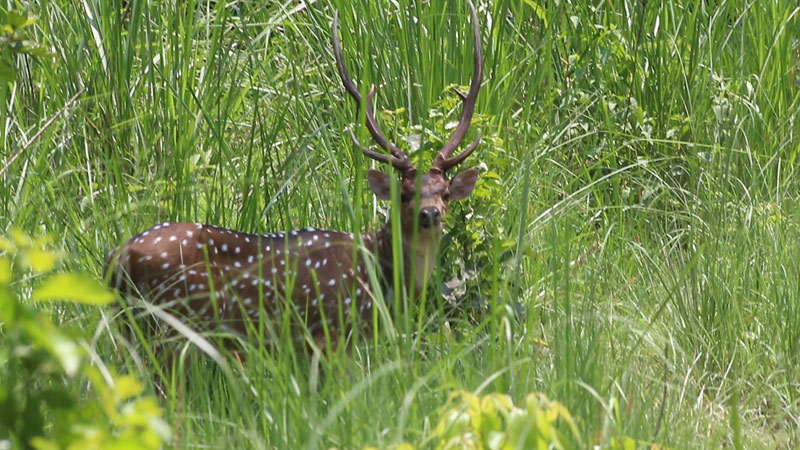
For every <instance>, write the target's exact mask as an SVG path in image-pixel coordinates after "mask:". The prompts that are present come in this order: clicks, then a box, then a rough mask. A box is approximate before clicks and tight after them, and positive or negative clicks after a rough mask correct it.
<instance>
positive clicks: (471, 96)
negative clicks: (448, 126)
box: [433, 1, 483, 172]
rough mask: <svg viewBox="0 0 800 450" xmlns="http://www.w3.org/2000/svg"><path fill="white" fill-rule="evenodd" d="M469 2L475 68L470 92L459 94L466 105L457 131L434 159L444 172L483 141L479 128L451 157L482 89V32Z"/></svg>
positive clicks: (462, 136)
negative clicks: (459, 151) (474, 136)
mask: <svg viewBox="0 0 800 450" xmlns="http://www.w3.org/2000/svg"><path fill="white" fill-rule="evenodd" d="M468 3H469V9H470V12H471V13H472V31H473V33H474V35H475V38H474V39H475V40H474V44H473V45H474V50H473V59H474V61H475V62H474V64H475V69H474V73H473V75H472V83H471V84H470V85H469V92H467V95H466V96H463V95H462V94H461V93H460V92H458V94H459V96H460V97H461V98H462V99H463V101H464V107H463V110H462V111H461V120H459V122H458V126H456V131H454V132H453V135H452V136H451V137H450V140H449V141H447V143H446V144H444V147H442V149H441V150H440V151H439V154H438V155H436V159H434V161H433V167H434V168H438V169H439V170H441V171H442V172H447V171H448V170H449V169H452V168H453V167H455V166H457V165H458V164H460V163H461V162H462V161H464V159H466V158H467V156H469V154H470V153H472V152H473V151H474V150H475V148H477V147H478V144H479V143H480V141H481V132H480V130H479V131H478V136H477V137H476V138H475V140H474V141H473V142H472V144H470V146H469V147H468V148H467V149H466V150H464V151H463V152H461V153H460V154H459V155H457V156H455V157H453V158H451V157H450V155H452V154H453V152H454V151H455V149H456V148H458V146H459V145H460V144H461V141H463V140H464V136H466V135H467V130H468V129H469V124H470V122H471V121H472V113H473V112H474V111H475V102H476V101H477V100H478V91H480V89H481V79H482V77H483V67H482V65H481V61H482V55H481V32H480V27H479V25H478V14H477V12H475V5H473V4H472V1H468Z"/></svg>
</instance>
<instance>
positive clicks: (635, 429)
mask: <svg viewBox="0 0 800 450" xmlns="http://www.w3.org/2000/svg"><path fill="white" fill-rule="evenodd" d="M120 7H121V8H122V9H117V8H120ZM3 8H6V7H5V6H4V7H2V8H0V10H1V11H5V9H3ZM334 8H337V9H338V10H339V11H340V17H341V21H342V25H341V39H342V43H343V46H344V48H345V56H346V58H347V61H348V67H349V68H350V72H351V74H352V76H353V78H354V80H355V81H356V83H357V85H358V86H359V88H361V89H362V90H365V89H366V87H367V86H369V85H370V84H376V85H380V86H381V87H380V89H379V94H378V108H380V109H381V110H383V111H384V112H383V113H382V114H381V120H382V125H383V129H384V131H385V132H386V134H387V135H388V136H390V137H391V138H392V139H393V140H394V141H395V142H397V143H398V145H400V146H401V147H403V148H408V143H407V140H406V139H404V138H407V137H408V135H410V134H420V135H422V136H423V137H424V140H423V145H422V146H421V148H420V150H418V151H416V152H410V153H411V157H412V159H413V160H414V161H415V162H416V163H418V164H419V165H421V166H427V165H428V164H429V163H430V161H431V159H432V157H433V155H434V154H435V151H436V150H437V146H438V145H440V143H441V142H440V140H441V139H446V138H447V136H448V132H449V130H448V129H447V128H446V126H447V123H448V122H450V121H453V120H457V117H458V114H459V112H460V109H459V106H458V99H457V97H456V96H455V95H454V94H453V92H452V90H451V89H450V88H451V86H452V85H466V84H468V83H469V80H470V77H471V75H472V69H471V58H470V55H471V51H472V48H471V43H470V39H471V36H470V32H469V31H470V29H469V21H468V15H467V7H466V4H462V2H449V1H440V0H436V1H431V2H420V1H413V2H400V5H399V9H398V5H397V4H395V3H392V2H345V1H334V2H328V1H325V2H317V3H314V4H313V5H312V6H308V5H306V4H305V3H291V4H289V5H280V4H266V5H262V4H260V3H247V2H233V3H230V2H228V3H225V2H211V3H204V2H177V3H175V2H172V3H170V2H158V1H156V2H142V1H132V2H127V3H124V4H121V5H120V4H116V3H114V2H91V1H87V2H78V3H75V2H72V3H70V2H60V1H58V2H50V3H41V4H38V3H33V4H31V6H30V10H29V13H31V14H33V15H35V16H37V17H38V22H37V23H36V24H35V25H34V26H33V27H32V29H31V34H32V35H31V38H32V39H34V40H36V41H39V42H44V43H47V44H48V45H51V46H52V47H53V48H54V50H55V51H56V53H57V54H58V56H57V57H55V58H53V59H47V58H34V59H22V58H18V59H17V60H16V67H17V69H18V70H19V71H20V72H19V73H20V75H19V77H20V79H19V81H18V82H17V83H16V84H14V85H13V86H10V87H6V86H5V85H4V86H3V87H2V88H0V91H2V96H1V97H0V98H1V99H3V101H4V112H3V115H2V116H0V117H2V118H3V120H4V122H3V124H2V127H0V138H1V139H2V150H0V156H1V157H0V168H5V167H6V166H7V168H5V169H4V171H3V173H2V176H1V177H0V178H2V182H0V198H3V199H6V201H2V202H0V223H2V224H3V225H4V228H8V227H9V226H10V225H11V224H14V225H16V226H17V227H20V228H22V229H24V230H26V231H27V232H28V233H30V234H39V233H42V232H46V233H51V234H52V235H55V236H58V237H59V239H60V240H59V242H58V244H59V245H60V247H62V248H63V250H64V251H65V252H68V254H69V261H70V266H71V267H73V268H75V269H79V270H82V271H88V272H90V273H94V274H96V275H97V276H98V277H100V276H101V274H100V272H101V267H102V261H103V258H104V257H105V254H106V251H107V250H109V249H110V248H112V247H113V246H115V245H117V244H118V243H120V242H122V241H124V240H125V239H127V238H128V237H129V236H131V235H132V234H134V233H136V232H139V231H141V230H143V229H145V228H146V227H148V226H150V225H151V224H153V223H156V222H163V221H166V220H170V221H171V220H187V221H199V222H205V223H209V224H216V225H221V226H226V227H231V228H236V229H239V230H242V231H247V232H261V231H264V232H265V231H271V230H285V229H291V228H296V227H305V226H315V227H321V228H322V227H324V228H331V229H341V230H355V231H359V230H360V231H364V230H368V229H372V228H374V227H375V226H379V225H380V224H382V223H383V221H384V220H385V217H386V214H388V206H387V205H385V204H382V203H379V202H377V201H376V200H374V199H373V198H372V196H371V194H370V193H369V190H368V189H366V188H365V183H364V178H365V176H364V174H365V171H366V169H367V168H368V167H369V166H370V165H372V164H374V163H371V162H368V161H366V160H364V158H361V156H360V154H359V153H358V152H357V151H355V149H354V148H353V146H352V144H351V143H350V141H349V138H348V137H347V135H346V133H344V130H345V129H346V127H347V126H349V125H350V124H352V123H354V122H355V121H357V118H356V108H355V105H353V104H352V103H351V101H350V99H349V98H348V97H347V95H346V94H345V93H344V91H343V89H342V88H341V87H340V82H339V80H338V76H337V74H336V70H335V66H334V63H333V56H332V51H331V48H330V25H331V17H332V13H333V9H334ZM479 12H480V18H481V22H482V24H481V25H482V35H483V43H484V54H485V60H484V66H485V72H486V76H485V79H486V81H485V83H484V85H483V88H482V90H481V94H480V98H479V101H478V106H477V115H478V116H477V117H476V119H475V122H474V124H475V126H474V127H473V130H471V132H470V133H471V136H472V135H473V134H472V133H474V129H475V128H478V127H480V128H481V129H482V130H483V134H484V136H486V137H485V139H484V144H483V145H482V146H481V147H479V149H478V150H477V151H476V153H475V155H474V156H472V157H471V158H470V160H469V161H470V162H469V164H466V165H470V164H471V165H472V166H478V167H480V168H481V170H482V178H481V180H480V181H479V185H478V187H477V189H476V192H475V194H474V195H473V197H471V198H470V199H469V200H466V201H464V202H462V203H460V204H458V205H453V208H452V210H451V212H450V214H451V216H450V217H449V219H448V228H449V229H450V235H449V236H448V238H447V239H446V240H445V242H444V247H443V251H442V255H441V257H440V264H439V266H438V267H437V271H436V273H435V275H434V283H433V284H434V286H433V288H432V289H431V290H430V291H429V292H428V295H427V297H426V303H425V307H424V309H421V308H419V307H414V308H411V309H410V312H409V314H408V315H403V316H399V317H396V318H395V323H394V325H395V327H396V329H397V330H398V332H397V334H395V335H392V334H390V333H380V334H379V335H378V336H377V338H375V339H361V340H360V341H359V343H358V344H357V345H355V346H353V348H352V350H351V351H350V353H349V355H348V354H347V353H346V352H344V351H341V352H339V353H336V354H334V355H332V356H330V357H328V358H323V359H322V360H321V361H320V362H319V365H318V366H315V365H314V364H313V362H312V361H310V360H309V358H308V357H307V356H306V355H305V354H304V353H303V352H302V351H298V348H297V347H296V345H295V344H294V343H292V342H288V340H287V342H285V343H284V342H281V343H280V344H279V345H278V346H277V348H275V349H273V350H272V351H267V349H266V348H264V347H262V346H260V345H259V344H258V343H255V344H252V345H251V346H246V347H245V349H244V351H243V353H244V354H245V364H244V365H243V366H240V365H239V364H238V363H237V362H236V359H235V358H234V356H233V355H231V354H230V352H229V351H227V350H225V349H221V351H222V352H223V353H224V354H225V357H226V361H228V362H229V365H230V367H231V372H230V374H229V375H225V371H223V370H221V369H220V368H219V366H218V365H217V364H216V363H215V362H214V361H213V359H211V358H207V357H204V356H203V355H202V352H199V351H197V350H196V349H194V346H193V345H191V344H188V345H187V346H186V348H187V349H188V354H189V356H190V358H191V364H189V365H187V366H185V367H184V369H183V370H179V371H178V372H177V373H176V375H175V377H174V378H173V379H172V380H171V381H170V382H169V383H167V384H166V391H167V397H166V398H164V399H163V404H164V406H165V407H166V408H167V411H168V414H169V420H170V422H171V424H172V425H173V427H174V430H173V431H174V433H173V435H174V439H175V444H176V445H177V446H179V447H196V446H200V445H202V446H212V447H224V448H274V447H277V448H301V447H303V446H310V447H316V448H328V447H332V446H335V447H339V448H360V447H362V446H366V445H379V446H380V445H389V444H392V443H397V442H402V441H404V442H415V443H418V442H428V443H430V442H431V441H429V440H428V439H430V437H431V433H433V428H434V427H435V426H436V423H437V421H438V418H439V413H441V412H442V411H443V408H444V407H445V404H446V400H447V398H448V395H449V394H450V393H451V392H453V391H456V390H466V391H471V392H474V391H480V393H481V394H485V393H493V392H497V393H503V394H508V395H510V396H511V397H512V399H513V400H514V401H515V402H516V403H520V402H522V401H523V399H524V397H525V395H526V394H528V393H530V392H543V393H545V394H546V395H547V397H549V398H550V399H553V400H556V401H558V402H560V403H561V404H563V405H564V406H565V407H566V408H567V409H568V410H569V411H570V413H571V415H572V417H573V419H574V421H575V424H576V426H577V428H578V429H579V430H580V433H581V436H582V439H583V440H584V442H585V443H587V444H589V445H594V444H601V445H609V444H610V443H611V441H612V439H613V438H614V437H616V436H623V435H626V436H630V437H633V438H635V439H638V440H640V441H642V442H659V443H662V444H665V445H668V446H670V447H674V448H686V447H699V448H719V447H721V446H741V447H743V448H775V447H793V446H797V445H798V443H800V424H799V423H798V416H800V405H798V402H800V399H799V398H798V385H799V384H800V378H798V375H797V373H798V371H797V370H796V368H797V366H798V348H799V347H798V346H800V337H799V336H798V331H797V330H800V303H799V302H798V300H797V299H798V297H799V296H800V265H799V263H798V261H800V247H798V245H797V241H798V238H800V236H798V234H800V232H798V230H800V228H799V227H798V226H799V225H800V215H798V213H797V212H796V211H797V210H798V202H797V199H798V188H797V181H798V180H797V176H796V173H795V169H794V166H795V159H796V158H797V155H798V151H800V141H798V136H797V125H796V124H797V120H798V109H799V108H800V101H798V100H799V96H800V89H798V87H799V86H800V81H798V78H797V76H798V75H797V74H798V68H799V66H798V64H799V63H798V58H800V47H799V46H798V41H797V36H798V32H797V31H798V29H800V28H799V27H800V22H798V20H800V19H798V14H800V13H799V12H798V10H797V9H796V5H794V4H793V3H792V2H788V1H783V2H770V3H768V4H761V3H746V2H740V1H731V2H716V3H715V4H714V5H713V6H712V5H711V4H709V2H663V3H662V2H638V3H632V2H623V1H619V2H601V3H596V4H593V5H583V4H570V3H569V2H557V4H547V5H545V4H544V3H541V4H539V3H538V2H528V1H524V2H515V1H506V0H498V1H495V2H493V3H491V4H487V3H480V5H479ZM2 14H4V13H0V18H2ZM0 22H2V20H0ZM84 88H85V89H86V91H85V93H84V94H83V95H82V96H81V97H80V98H79V99H78V101H77V102H76V103H75V104H74V105H72V106H70V107H68V108H66V109H65V108H64V105H65V104H66V103H67V101H68V100H69V99H70V98H71V97H72V96H73V95H74V94H76V93H77V92H78V91H79V90H81V89H84ZM61 110H64V112H63V113H62V115H61V117H60V118H59V119H58V120H56V121H55V122H53V123H52V124H51V125H49V126H47V127H46V128H45V124H46V123H47V121H48V119H49V118H51V117H53V116H54V115H55V114H57V113H58V112H59V111H61ZM362 114H363V113H362ZM40 130H43V131H42V134H41V135H40V136H39V137H38V139H37V140H36V141H35V142H32V143H31V144H30V145H28V143H29V141H31V138H32V136H34V135H35V133H37V132H38V131H40ZM359 133H361V136H363V140H364V141H366V138H367V135H366V133H364V132H363V130H359ZM468 140H469V139H468ZM18 152H19V157H18V158H17V159H16V160H15V161H14V162H13V163H10V160H11V157H12V155H14V154H16V153H18ZM465 274H474V275H470V276H465ZM456 278H458V279H466V281H465V283H464V285H463V286H460V287H459V289H457V290H456V294H453V295H451V294H449V293H447V292H445V293H446V294H448V298H449V299H450V300H453V301H454V302H456V304H455V305H452V304H450V303H448V302H447V301H445V300H444V299H443V298H442V295H441V294H442V289H441V284H442V282H445V281H451V280H453V279H456ZM112 314H113V313H112V312H111V311H110V310H102V312H101V313H98V312H97V311H95V310H88V309H83V308H81V307H77V306H75V307H73V306H70V307H67V308H63V310H60V311H59V317H60V318H61V319H62V320H63V321H64V322H71V323H73V324H77V325H79V327H80V328H82V329H85V330H87V336H89V337H92V338H93V339H94V341H93V342H94V345H96V347H97V349H98V352H99V354H100V355H101V356H103V357H104V358H106V359H107V360H108V361H109V364H114V365H115V366H116V367H118V368H119V370H120V371H124V370H128V371H130V372H132V373H133V374H134V375H136V376H138V377H139V378H141V379H144V380H149V379H152V378H153V366H154V362H153V361H150V360H149V359H150V358H149V357H148V356H147V353H148V352H147V351H145V348H146V347H151V346H152V345H153V344H155V343H154V342H148V341H146V340H145V342H139V341H138V340H134V341H133V342H130V343H129V344H128V345H125V344H126V342H125V337H124V336H122V335H118V333H119V328H120V327H118V325H120V323H119V322H122V319H117V318H116V316H112ZM101 316H103V317H101ZM104 318H108V319H111V325H110V326H108V327H106V326H104V325H103V324H105V322H103V319H104ZM98 324H100V325H98ZM212 341H213V340H212ZM181 342H183V343H185V342H191V340H184V341H181ZM156 358H160V355H156ZM158 362H159V363H160V362H163V361H158ZM737 423H738V425H737V426H738V427H739V428H740V429H739V431H738V432H737V433H734V429H735V428H736V427H735V426H734V424H737Z"/></svg>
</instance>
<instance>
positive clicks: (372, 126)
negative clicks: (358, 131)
mask: <svg viewBox="0 0 800 450" xmlns="http://www.w3.org/2000/svg"><path fill="white" fill-rule="evenodd" d="M374 97H375V85H372V86H371V87H370V89H369V92H368V93H367V111H366V114H367V130H369V134H371V135H372V139H374V140H375V142H377V143H378V145H380V146H381V147H383V149H384V150H388V151H389V153H391V154H392V158H391V159H392V165H393V166H394V167H395V168H397V169H400V170H409V169H413V167H414V166H413V165H412V164H411V160H410V159H408V155H406V154H405V153H404V152H403V151H402V150H400V149H399V148H398V147H397V146H396V145H394V144H392V143H391V142H389V140H388V139H386V136H384V135H383V132H382V131H381V126H380V125H379V124H378V121H377V120H375V110H374V109H373V108H372V99H373V98H374Z"/></svg>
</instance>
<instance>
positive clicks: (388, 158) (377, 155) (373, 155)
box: [348, 129, 394, 165]
mask: <svg viewBox="0 0 800 450" xmlns="http://www.w3.org/2000/svg"><path fill="white" fill-rule="evenodd" d="M348 131H349V132H350V140H351V141H353V145H355V146H356V147H358V148H360V149H361V152H362V153H364V156H367V157H369V158H372V159H374V160H376V161H379V162H384V163H388V164H392V165H394V161H392V157H391V156H389V155H387V154H385V153H378V152H374V151H372V150H370V149H368V148H367V147H364V146H363V145H361V142H358V139H356V134H355V133H353V130H352V129H351V130H348Z"/></svg>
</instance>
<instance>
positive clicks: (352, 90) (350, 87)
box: [332, 11, 361, 107]
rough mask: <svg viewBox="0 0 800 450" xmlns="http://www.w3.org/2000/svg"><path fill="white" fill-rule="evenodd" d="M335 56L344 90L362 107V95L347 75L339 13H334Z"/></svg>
mask: <svg viewBox="0 0 800 450" xmlns="http://www.w3.org/2000/svg"><path fill="white" fill-rule="evenodd" d="M332 39H333V55H334V57H335V58H336V68H337V69H339V78H341V79H342V84H343V85H344V89H345V90H346V91H347V92H348V93H349V94H350V96H351V97H353V99H354V100H355V101H356V105H358V106H359V107H361V93H360V92H358V88H356V85H355V84H354V83H353V80H351V79H350V75H349V74H348V73H347V66H345V65H344V58H343V57H342V44H341V42H339V11H334V12H333V38H332Z"/></svg>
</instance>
